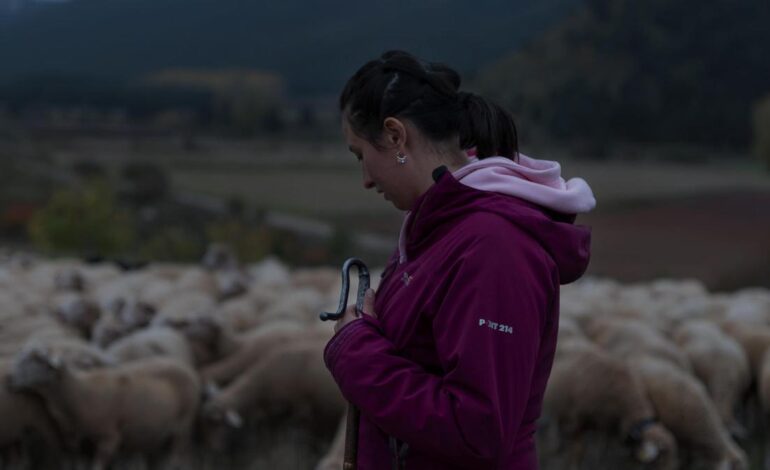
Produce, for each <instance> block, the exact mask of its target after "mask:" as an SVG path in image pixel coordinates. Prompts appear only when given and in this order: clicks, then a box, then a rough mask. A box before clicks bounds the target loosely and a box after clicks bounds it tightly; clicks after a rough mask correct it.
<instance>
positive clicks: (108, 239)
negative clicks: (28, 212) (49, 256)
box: [28, 181, 136, 256]
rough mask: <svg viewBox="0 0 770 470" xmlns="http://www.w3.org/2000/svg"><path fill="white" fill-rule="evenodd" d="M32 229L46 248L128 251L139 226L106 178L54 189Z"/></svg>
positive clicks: (38, 243) (81, 251) (34, 238)
mask: <svg viewBox="0 0 770 470" xmlns="http://www.w3.org/2000/svg"><path fill="white" fill-rule="evenodd" d="M28 231H29V235H30V238H31V240H32V242H33V243H34V245H35V246H36V247H37V248H38V249H40V250H43V251H48V252H60V253H67V254H79V255H86V254H99V255H102V256H113V255H121V254H125V253H126V252H127V251H128V250H129V249H130V248H131V246H132V245H133V243H134V240H135V237H136V230H135V226H134V221H133V217H132V215H131V214H130V213H129V212H128V211H125V210H123V209H120V208H119V207H118V206H117V204H116V200H115V194H114V193H113V192H112V191H111V190H110V188H109V187H108V186H107V185H106V184H105V183H104V182H98V181H95V182H91V183H89V184H88V185H86V186H83V187H81V188H74V189H62V190H59V191H56V192H54V194H53V195H52V196H51V199H50V200H49V201H48V203H47V204H46V205H45V207H44V208H43V209H41V210H40V211H38V212H37V213H36V214H35V215H34V216H33V217H32V220H30V223H29V226H28Z"/></svg>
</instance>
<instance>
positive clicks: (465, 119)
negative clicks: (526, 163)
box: [340, 51, 518, 160]
mask: <svg viewBox="0 0 770 470" xmlns="http://www.w3.org/2000/svg"><path fill="white" fill-rule="evenodd" d="M459 88H460V75H459V74H458V73H457V72H455V71H454V70H453V69H451V68H449V67H448V66H446V65H444V64H440V63H436V62H424V61H421V60H419V59H417V58H416V57H414V56H413V55H411V54H409V53H408V52H404V51H388V52H386V53H384V54H382V56H381V57H380V58H379V59H377V60H372V61H370V62H367V63H366V64H364V66H363V67H361V68H360V69H359V70H358V71H357V72H356V73H355V74H354V75H353V76H352V77H351V78H350V80H348V82H347V84H346V85H345V89H344V90H343V91H342V94H341V95H340V111H342V112H343V114H344V115H345V116H346V118H347V119H348V122H349V123H350V126H351V128H352V130H353V131H354V132H355V133H356V134H358V135H360V136H361V137H363V138H365V139H367V140H368V141H369V142H370V143H372V145H375V146H377V147H379V140H380V136H381V134H382V125H383V122H384V121H385V118H387V117H400V118H405V119H409V120H410V121H411V122H412V123H413V124H414V125H415V126H417V128H419V129H420V131H422V132H423V133H424V134H425V135H426V136H427V137H428V138H430V139H432V140H434V141H446V140H449V139H451V138H454V137H459V139H460V148H461V149H464V150H467V149H470V148H473V147H476V155H477V156H478V158H486V157H490V156H493V155H499V156H504V157H508V158H510V159H512V160H516V158H517V155H518V137H517V134H516V125H515V124H514V122H513V117H512V116H511V114H510V113H509V112H508V111H507V110H505V109H504V108H502V107H501V106H499V105H497V104H495V103H492V102H489V101H487V100H485V99H484V98H482V97H481V96H479V95H476V94H474V93H469V92H465V91H458V90H459Z"/></svg>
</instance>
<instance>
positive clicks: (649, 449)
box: [636, 441, 660, 464]
mask: <svg viewBox="0 0 770 470" xmlns="http://www.w3.org/2000/svg"><path fill="white" fill-rule="evenodd" d="M658 455H660V449H658V446H657V445H655V444H654V443H652V442H650V441H644V442H642V444H641V445H640V446H639V448H637V450H636V458H637V460H639V461H640V462H642V463H645V464H647V463H652V462H654V461H655V459H657V458H658Z"/></svg>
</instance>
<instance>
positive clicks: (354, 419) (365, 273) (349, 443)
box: [320, 258, 369, 470]
mask: <svg viewBox="0 0 770 470" xmlns="http://www.w3.org/2000/svg"><path fill="white" fill-rule="evenodd" d="M352 266H356V267H358V297H357V298H356V312H358V314H359V315H360V314H362V313H363V311H364V296H365V295H366V291H367V290H368V289H369V269H368V268H367V267H366V265H365V264H364V262H363V261H361V260H360V259H358V258H348V259H347V260H346V261H345V263H344V264H343V265H342V291H341V292H340V305H339V308H337V311H336V312H335V313H329V312H323V313H322V314H321V315H320V317H321V320H323V321H326V320H339V319H340V318H342V316H343V315H344V314H345V310H346V309H347V308H348V293H349V292H350V268H351V267H352ZM359 417H360V411H359V410H358V408H356V407H355V406H354V405H353V404H352V403H348V418H347V426H346V428H345V460H344V463H343V465H342V468H343V470H355V469H356V467H357V460H358V422H359Z"/></svg>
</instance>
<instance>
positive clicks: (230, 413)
mask: <svg viewBox="0 0 770 470" xmlns="http://www.w3.org/2000/svg"><path fill="white" fill-rule="evenodd" d="M225 422H226V423H227V424H228V425H230V426H231V427H234V428H236V429H240V428H241V427H243V418H241V415H239V414H238V412H237V411H235V410H227V412H225Z"/></svg>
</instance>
